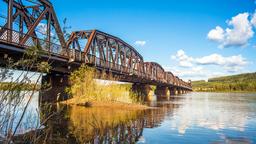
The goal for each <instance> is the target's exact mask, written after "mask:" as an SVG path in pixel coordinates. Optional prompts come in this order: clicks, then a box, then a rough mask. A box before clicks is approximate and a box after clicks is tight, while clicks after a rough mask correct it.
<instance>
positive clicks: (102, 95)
mask: <svg viewBox="0 0 256 144" xmlns="http://www.w3.org/2000/svg"><path fill="white" fill-rule="evenodd" d="M95 75H96V70H95V69H93V68H89V67H87V66H84V65H82V66H81V67H80V68H79V69H78V70H77V71H74V72H73V73H72V74H71V76H70V81H71V87H70V88H68V89H67V92H68V93H69V94H70V95H71V96H72V98H71V99H69V100H67V101H65V102H63V103H66V104H72V105H85V103H92V106H97V107H99V106H104V107H108V106H112V107H120V108H123V107H130V108H132V107H137V108H145V107H146V106H143V105H140V100H139V97H138V96H137V95H136V94H134V93H133V92H131V90H130V89H131V85H128V84H127V85H121V84H114V83H108V84H104V83H98V82H97V81H95V79H94V77H95ZM103 75H104V74H103ZM110 79H111V78H110Z"/></svg>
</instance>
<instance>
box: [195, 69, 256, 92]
mask: <svg viewBox="0 0 256 144" xmlns="http://www.w3.org/2000/svg"><path fill="white" fill-rule="evenodd" d="M192 86H193V90H194V91H207V92H230V91H231V92H256V73H246V74H239V75H233V76H224V77H218V78H211V79H209V80H208V82H206V81H203V80H200V81H192Z"/></svg>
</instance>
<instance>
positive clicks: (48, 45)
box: [0, 0, 191, 89]
mask: <svg viewBox="0 0 256 144" xmlns="http://www.w3.org/2000/svg"><path fill="white" fill-rule="evenodd" d="M2 3H4V4H5V6H6V7H7V8H6V13H7V14H6V17H4V18H5V20H6V22H5V23H4V24H3V25H0V44H1V43H5V44H9V45H10V44H11V45H14V46H16V47H19V48H21V49H25V48H27V47H30V46H34V45H36V46H40V47H42V48H43V49H44V50H45V51H47V52H49V53H50V54H51V55H57V56H58V57H62V58H63V59H64V60H66V61H67V62H66V63H72V62H75V63H77V64H82V63H86V64H88V65H91V66H94V67H96V68H97V69H102V70H107V71H111V72H114V73H116V74H118V75H122V76H124V77H125V78H127V79H129V80H131V78H133V79H137V80H140V81H143V82H145V83H154V84H158V85H167V86H176V87H183V88H187V89H191V84H190V83H187V82H184V81H183V80H181V79H180V78H178V77H177V76H174V75H173V74H172V73H171V72H165V70H164V69H163V68H162V66H161V65H159V64H158V63H156V62H144V60H143V57H142V56H141V55H140V54H139V53H138V52H137V51H136V49H135V48H133V47H132V46H130V45H129V44H127V43H126V42H124V41H123V40H121V39H120V38H118V37H115V36H112V35H110V34H107V33H104V32H101V31H98V30H87V31H77V32H72V34H71V36H70V37H69V39H68V40H67V41H65V38H64V35H63V32H62V30H61V28H60V25H59V22H58V19H57V16H56V14H55V12H54V8H53V6H52V4H51V3H50V2H49V1H48V0H2ZM2 3H1V5H0V7H3V4H2ZM0 18H1V15H0ZM129 80H127V81H129ZM131 82H134V81H131Z"/></svg>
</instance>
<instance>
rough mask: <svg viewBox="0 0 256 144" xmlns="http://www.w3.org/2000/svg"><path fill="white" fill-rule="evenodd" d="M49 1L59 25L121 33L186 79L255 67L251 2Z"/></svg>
mask: <svg viewBox="0 0 256 144" xmlns="http://www.w3.org/2000/svg"><path fill="white" fill-rule="evenodd" d="M52 3H53V5H54V8H55V11H56V13H57V16H58V18H59V21H60V23H61V24H62V20H63V19H64V18H67V19H68V25H70V26H72V29H71V30H72V31H76V30H87V29H99V30H101V31H104V32H107V33H109V34H112V35H115V36H117V37H120V38H121V39H123V40H124V41H126V42H127V43H129V44H131V45H132V46H134V47H135V48H136V49H137V50H138V51H139V52H140V53H141V54H142V55H143V57H144V60H145V61H155V62H158V63H159V64H161V65H162V66H163V67H164V68H165V69H166V70H168V71H172V72H173V73H174V74H176V75H179V76H180V77H181V78H183V79H185V80H187V79H192V80H197V79H207V78H209V77H214V76H222V75H232V74H237V73H244V72H255V71H256V65H255V63H256V38H255V37H256V36H255V34H254V33H255V32H256V15H255V18H254V12H255V8H256V4H255V1H254V0H204V1H201V0H157V1H151V0H122V1H120V0H109V1H104V0H97V1H88V0H76V1H74V0H73V1H72V0H65V1H60V0H52ZM217 26H218V27H217ZM216 27H217V28H216Z"/></svg>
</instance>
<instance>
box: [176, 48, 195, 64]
mask: <svg viewBox="0 0 256 144" xmlns="http://www.w3.org/2000/svg"><path fill="white" fill-rule="evenodd" d="M172 59H173V60H177V61H178V62H179V66H181V67H192V66H193V64H192V61H193V58H192V57H189V56H187V55H186V54H185V52H184V51H183V50H179V51H177V53H176V54H175V55H173V56H172Z"/></svg>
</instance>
